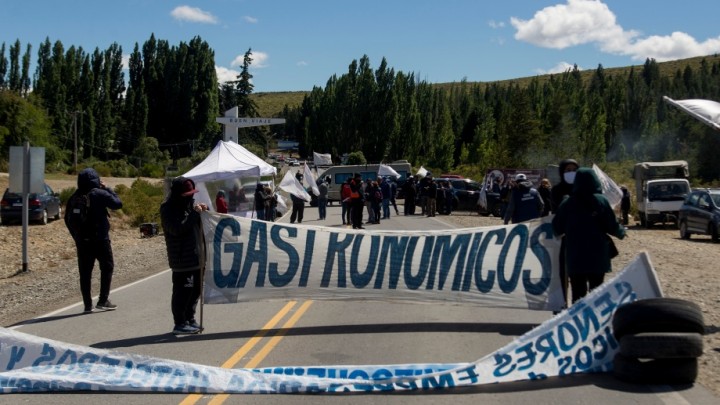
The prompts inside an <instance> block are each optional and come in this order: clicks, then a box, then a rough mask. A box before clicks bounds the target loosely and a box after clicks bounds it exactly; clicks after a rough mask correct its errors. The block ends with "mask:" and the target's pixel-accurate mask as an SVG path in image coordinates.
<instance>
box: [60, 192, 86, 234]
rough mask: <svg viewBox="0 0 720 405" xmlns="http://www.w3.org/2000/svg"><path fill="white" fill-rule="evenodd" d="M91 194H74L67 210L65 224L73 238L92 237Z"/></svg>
mask: <svg viewBox="0 0 720 405" xmlns="http://www.w3.org/2000/svg"><path fill="white" fill-rule="evenodd" d="M89 194H90V193H89V192H88V193H85V194H81V193H75V194H73V195H72V196H71V197H70V200H68V203H67V207H66V208H65V218H66V219H65V224H66V225H67V228H68V229H69V230H70V234H71V235H73V237H76V238H81V239H87V238H89V237H91V236H92V230H93V228H92V222H91V221H90V196H89Z"/></svg>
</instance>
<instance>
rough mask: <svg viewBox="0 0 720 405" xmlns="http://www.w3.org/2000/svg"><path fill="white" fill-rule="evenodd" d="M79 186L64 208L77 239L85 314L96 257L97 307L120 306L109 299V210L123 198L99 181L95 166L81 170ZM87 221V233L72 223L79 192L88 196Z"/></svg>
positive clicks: (89, 306) (111, 265)
mask: <svg viewBox="0 0 720 405" xmlns="http://www.w3.org/2000/svg"><path fill="white" fill-rule="evenodd" d="M77 184H78V188H77V191H75V193H74V194H73V196H72V197H70V199H69V200H68V205H67V206H66V207H65V225H66V226H67V227H68V230H70V235H71V236H72V238H73V240H74V241H75V248H76V249H77V257H78V269H79V271H80V293H81V294H82V298H83V304H84V305H85V309H84V311H83V312H84V313H90V312H92V310H93V308H92V293H91V287H92V272H93V267H95V260H97V261H98V266H100V296H99V297H98V302H97V305H96V306H95V308H97V309H100V310H103V311H112V310H114V309H117V305H115V304H113V303H111V302H110V300H109V299H108V297H109V296H110V285H111V284H112V276H113V270H114V268H115V262H114V261H113V252H112V245H111V243H110V221H108V217H109V215H108V212H107V209H108V208H110V209H111V210H117V209H120V208H122V201H120V198H119V197H118V196H117V194H115V192H114V191H113V190H112V189H110V188H108V187H106V186H105V183H103V182H102V181H101V180H100V175H98V173H97V172H96V171H95V169H92V168H87V169H83V170H82V171H80V173H78V179H77ZM86 194H87V198H88V204H87V220H86V221H87V222H86V224H87V225H86V226H85V227H83V229H86V231H84V232H80V233H82V234H80V233H78V232H77V231H75V230H73V229H72V226H71V225H70V223H69V222H70V216H71V215H72V213H73V210H75V209H77V208H76V207H73V201H75V196H76V195H86Z"/></svg>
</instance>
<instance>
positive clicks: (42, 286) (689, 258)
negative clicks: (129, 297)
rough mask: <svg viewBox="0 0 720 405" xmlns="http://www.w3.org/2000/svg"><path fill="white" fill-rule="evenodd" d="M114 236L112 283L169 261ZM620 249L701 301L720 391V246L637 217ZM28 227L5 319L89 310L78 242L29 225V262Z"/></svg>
mask: <svg viewBox="0 0 720 405" xmlns="http://www.w3.org/2000/svg"><path fill="white" fill-rule="evenodd" d="M103 180H104V181H105V182H106V183H107V184H108V185H110V186H115V185H117V184H120V183H123V184H127V185H130V184H131V183H132V180H133V179H110V178H107V179H106V178H104V179H103ZM6 184H7V174H5V175H4V176H3V174H0V190H4V189H5V187H6ZM48 184H49V185H50V186H51V187H52V188H53V189H54V190H56V191H59V190H60V189H62V188H65V187H70V186H74V184H72V182H67V181H57V182H53V181H48ZM437 218H438V219H442V220H446V221H448V222H451V223H454V224H457V225H460V226H463V227H475V226H488V225H498V224H500V223H501V222H500V220H499V219H498V218H494V217H482V216H478V215H476V214H472V215H471V214H468V213H466V212H459V213H454V214H453V215H451V216H443V217H437ZM110 237H111V239H112V242H113V252H114V256H115V265H116V267H115V274H114V277H113V287H114V288H116V287H119V286H121V285H124V284H128V283H130V282H133V281H136V280H139V279H141V278H144V277H146V276H149V275H152V274H155V273H157V272H159V271H162V270H164V269H166V268H167V256H166V253H165V242H164V239H163V238H162V237H161V236H160V237H152V238H141V237H140V232H139V230H138V229H137V228H129V227H127V226H125V225H124V224H123V222H122V221H121V220H120V219H119V218H115V217H113V219H112V230H111V232H110ZM617 245H618V249H619V250H620V256H618V257H617V258H616V259H614V261H613V267H614V269H615V270H616V271H617V270H620V269H622V268H623V267H624V266H625V265H626V264H627V263H628V262H630V261H631V260H632V259H633V258H634V257H635V256H636V255H637V253H639V252H641V251H643V250H645V251H648V252H649V254H650V259H651V261H652V263H653V266H654V267H655V270H656V271H657V273H658V277H659V279H660V283H661V285H662V288H663V292H664V294H665V295H666V296H668V297H675V298H681V299H686V300H691V301H695V302H696V303H697V304H698V305H700V307H701V308H702V310H703V315H704V317H705V324H706V335H705V336H704V345H705V349H704V354H703V356H702V357H701V358H700V375H699V377H698V381H699V383H700V384H702V385H703V386H705V387H706V388H708V389H709V390H711V391H713V392H714V394H715V395H716V396H720V374H719V373H718V372H719V371H720V333H718V332H719V331H720V276H718V274H716V271H717V270H716V269H715V265H716V263H719V262H720V246H718V244H715V243H712V242H711V240H710V238H709V237H704V236H694V237H693V238H692V239H691V240H682V239H680V238H679V233H678V231H677V230H676V229H675V228H674V227H673V226H671V225H667V226H665V227H655V228H653V229H650V230H647V229H642V228H640V227H639V226H634V225H632V226H631V227H630V229H629V231H628V237H627V238H626V239H625V240H623V241H617ZM20 246H22V227H20V226H16V225H15V226H0V303H2V305H1V306H0V319H1V320H2V321H1V322H0V324H1V325H2V326H6V327H7V326H11V325H13V324H16V323H18V322H20V321H23V320H26V319H30V318H32V317H34V316H38V315H41V314H43V313H47V312H49V311H52V310H55V309H58V308H62V307H65V306H67V305H70V304H78V311H80V310H82V307H81V305H79V303H80V302H81V297H80V291H79V285H78V275H77V263H76V256H75V246H74V244H73V242H72V239H71V238H70V235H69V234H68V232H67V230H66V229H65V224H64V223H63V222H62V221H52V222H50V223H49V224H48V225H45V226H42V225H31V226H30V227H29V230H28V259H29V260H28V268H29V271H28V272H26V273H18V271H19V269H21V268H22V253H21V249H20V248H19V247H20ZM95 273H96V274H94V276H95V277H94V285H93V293H94V294H97V292H98V291H99V285H98V280H99V276H98V275H97V274H99V271H98V270H97V268H96V271H95Z"/></svg>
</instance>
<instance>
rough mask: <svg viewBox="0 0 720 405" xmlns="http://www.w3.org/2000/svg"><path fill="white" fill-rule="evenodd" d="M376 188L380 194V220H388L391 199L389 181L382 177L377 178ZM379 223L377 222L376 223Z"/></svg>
mask: <svg viewBox="0 0 720 405" xmlns="http://www.w3.org/2000/svg"><path fill="white" fill-rule="evenodd" d="M378 186H379V187H380V192H381V193H382V219H390V200H391V198H392V191H391V190H390V181H389V180H387V179H386V178H384V177H378ZM379 222H380V221H379V220H378V223H379Z"/></svg>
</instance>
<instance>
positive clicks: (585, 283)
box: [570, 273, 605, 304]
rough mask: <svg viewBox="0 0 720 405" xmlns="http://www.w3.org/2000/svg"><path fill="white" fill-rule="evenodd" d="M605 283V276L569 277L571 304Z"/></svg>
mask: <svg viewBox="0 0 720 405" xmlns="http://www.w3.org/2000/svg"><path fill="white" fill-rule="evenodd" d="M603 281H605V274H604V273H600V274H582V275H577V276H572V277H570V288H571V289H572V302H573V304H574V303H575V301H577V300H579V299H580V298H582V297H584V296H586V295H587V293H588V292H589V291H592V290H593V289H595V288H596V287H598V286H599V285H600V284H602V283H603Z"/></svg>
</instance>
